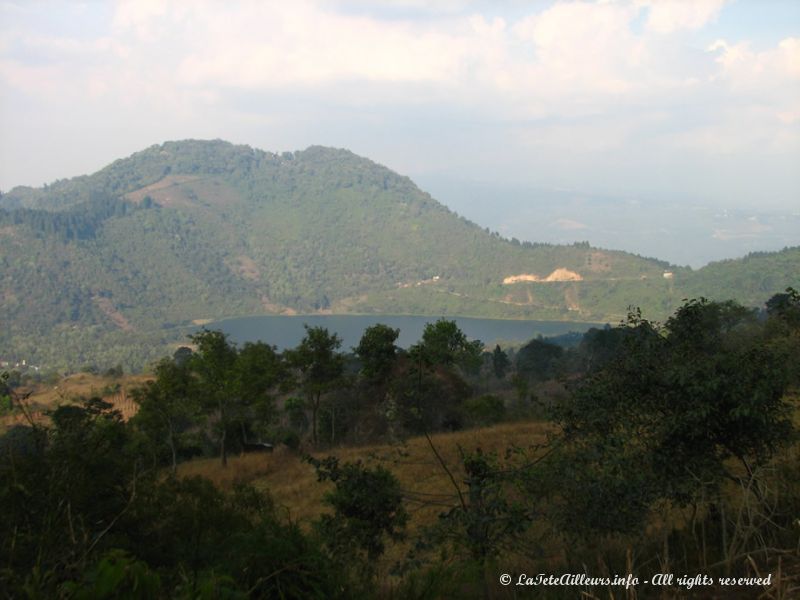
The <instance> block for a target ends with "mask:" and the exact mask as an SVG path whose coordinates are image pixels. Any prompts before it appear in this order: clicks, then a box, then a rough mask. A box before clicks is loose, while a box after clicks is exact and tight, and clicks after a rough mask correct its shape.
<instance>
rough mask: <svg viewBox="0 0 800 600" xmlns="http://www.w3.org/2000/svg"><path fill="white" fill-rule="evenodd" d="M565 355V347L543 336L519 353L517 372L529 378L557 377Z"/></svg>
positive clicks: (532, 341) (529, 343) (528, 344)
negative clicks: (560, 362)
mask: <svg viewBox="0 0 800 600" xmlns="http://www.w3.org/2000/svg"><path fill="white" fill-rule="evenodd" d="M563 355H564V349H563V348H562V347H561V346H558V345H556V344H553V343H551V342H548V341H546V340H544V339H542V338H541V337H540V338H537V339H535V340H531V341H530V342H528V343H527V344H525V345H524V346H523V347H522V348H521V349H520V351H519V352H518V353H517V372H518V373H519V374H520V375H523V376H525V377H528V378H529V379H535V380H540V381H544V380H546V379H551V378H553V377H555V375H556V371H557V369H558V365H559V361H560V360H561V358H562V357H563Z"/></svg>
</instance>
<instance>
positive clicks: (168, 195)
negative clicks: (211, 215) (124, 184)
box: [125, 175, 200, 207]
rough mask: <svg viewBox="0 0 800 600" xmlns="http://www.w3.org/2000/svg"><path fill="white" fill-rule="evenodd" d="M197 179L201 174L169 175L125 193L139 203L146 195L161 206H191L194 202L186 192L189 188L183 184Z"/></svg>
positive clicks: (132, 200) (129, 198) (128, 197)
mask: <svg viewBox="0 0 800 600" xmlns="http://www.w3.org/2000/svg"><path fill="white" fill-rule="evenodd" d="M197 179H200V176H199V175H167V176H166V177H164V178H163V179H160V180H158V181H156V182H155V183H151V184H150V185H148V186H145V187H143V188H141V189H138V190H136V191H134V192H129V193H127V194H125V198H126V199H127V200H130V201H131V202H136V203H137V204H138V203H140V202H141V201H142V200H144V198H145V196H150V197H151V198H152V199H153V200H154V201H155V202H157V203H158V204H160V205H161V206H169V207H179V206H191V205H192V204H193V202H192V201H191V198H189V196H188V194H187V193H186V192H187V190H186V189H182V188H181V186H183V185H184V184H186V183H189V182H191V181H195V180H197Z"/></svg>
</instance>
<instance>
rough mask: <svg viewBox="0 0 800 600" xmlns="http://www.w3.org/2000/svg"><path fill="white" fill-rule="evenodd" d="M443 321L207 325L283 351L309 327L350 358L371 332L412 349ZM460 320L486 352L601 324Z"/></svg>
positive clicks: (321, 318) (264, 320)
mask: <svg viewBox="0 0 800 600" xmlns="http://www.w3.org/2000/svg"><path fill="white" fill-rule="evenodd" d="M437 318H438V317H419V316H408V315H299V316H291V317H289V316H263V317H239V318H232V319H224V320H221V321H216V322H214V323H210V324H208V325H206V328H208V329H221V330H222V331H224V332H225V333H226V334H228V335H229V336H230V339H231V340H232V341H234V342H236V343H237V344H238V345H242V344H244V343H245V342H256V341H262V342H266V343H268V344H271V345H274V346H277V347H278V350H283V349H284V348H293V347H295V346H297V345H298V344H299V343H300V340H302V339H303V336H304V335H305V329H304V328H303V325H304V324H307V325H309V326H310V327H326V328H327V329H328V330H329V331H331V332H335V333H337V334H338V335H339V337H340V338H341V339H342V350H343V351H347V352H349V351H350V349H351V348H352V347H354V346H357V345H358V342H359V340H360V339H361V335H362V334H363V333H364V330H365V329H366V328H367V327H370V326H372V325H376V324H377V323H383V324H384V325H388V326H390V327H393V328H395V329H399V330H400V337H399V338H398V340H397V345H398V346H400V347H401V348H408V347H409V346H411V345H412V344H415V343H416V342H418V341H419V339H420V338H421V337H422V331H423V329H424V327H425V324H426V323H433V322H435V321H436V320H437ZM445 318H447V319H451V320H454V321H455V322H456V323H457V324H458V326H459V328H460V329H461V331H463V332H464V333H465V334H466V335H467V337H468V338H469V339H471V340H481V341H482V342H483V343H484V345H486V346H494V344H495V343H497V342H526V341H528V340H530V339H533V338H535V337H537V336H539V335H541V336H543V337H553V336H558V335H563V334H565V333H569V332H571V331H575V332H580V333H583V332H585V331H586V330H588V329H589V328H591V327H599V326H602V324H598V323H580V322H574V321H514V320H507V319H475V318H469V317H445Z"/></svg>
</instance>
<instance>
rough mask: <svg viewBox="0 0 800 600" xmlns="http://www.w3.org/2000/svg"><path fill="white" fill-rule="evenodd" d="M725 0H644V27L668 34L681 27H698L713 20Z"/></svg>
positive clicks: (642, 3)
mask: <svg viewBox="0 0 800 600" xmlns="http://www.w3.org/2000/svg"><path fill="white" fill-rule="evenodd" d="M725 2H726V0H645V1H644V2H641V3H640V4H641V5H645V6H648V7H649V14H648V17H647V24H646V27H647V29H648V30H649V31H653V32H655V33H659V34H669V33H674V32H675V31H678V30H681V29H700V28H701V27H703V26H704V25H706V24H707V23H708V22H709V21H712V20H714V19H715V18H716V17H717V15H718V14H719V12H720V10H722V7H723V5H724V4H725Z"/></svg>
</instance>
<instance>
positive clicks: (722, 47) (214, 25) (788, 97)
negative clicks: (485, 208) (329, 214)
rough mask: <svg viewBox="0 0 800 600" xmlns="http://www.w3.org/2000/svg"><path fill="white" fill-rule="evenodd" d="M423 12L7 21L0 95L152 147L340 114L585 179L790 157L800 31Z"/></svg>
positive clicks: (173, 5) (643, 4) (649, 12)
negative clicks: (176, 135) (107, 127)
mask: <svg viewBox="0 0 800 600" xmlns="http://www.w3.org/2000/svg"><path fill="white" fill-rule="evenodd" d="M387 6H388V8H387ZM427 6H428V5H427V3H425V2H422V1H421V0H396V1H394V2H392V3H391V5H385V4H377V3H368V2H362V1H361V0H321V1H319V2H314V1H311V0H293V1H292V2H260V1H256V0H237V1H236V2H231V3H223V2H217V1H216V0H193V1H192V2H159V1H155V0H122V1H120V2H118V3H117V5H116V6H115V10H113V11H112V14H111V15H110V16H109V17H108V18H107V19H106V21H105V22H104V23H103V25H102V26H99V27H97V28H96V29H94V30H84V29H82V28H81V27H78V26H77V25H78V23H77V22H74V23H68V25H71V26H70V27H65V28H64V30H63V31H58V30H53V29H52V28H42V29H41V30H39V29H37V28H36V27H32V26H30V23H31V22H32V21H25V23H22V25H19V26H11V25H7V26H0V84H2V85H4V86H5V87H6V92H7V95H9V94H13V95H16V96H17V102H18V104H20V105H24V104H25V99H30V101H31V102H32V103H36V104H40V105H41V106H43V107H45V106H47V107H49V110H50V112H52V113H55V112H58V111H60V112H63V113H64V114H69V115H70V118H72V119H75V120H76V124H78V125H79V124H80V121H79V119H86V120H87V122H88V127H93V126H94V124H95V120H93V117H95V116H97V115H102V116H103V117H104V118H106V119H107V120H109V121H113V120H115V119H117V120H119V122H120V123H123V124H124V126H125V127H128V128H130V129H131V130H135V131H136V133H137V135H138V136H139V137H142V138H144V137H146V136H151V137H155V139H151V140H149V143H152V142H153V141H156V140H162V139H164V138H165V137H166V136H167V135H168V134H169V135H173V134H172V132H173V131H178V132H185V133H183V135H185V136H187V137H188V136H193V137H194V136H198V135H200V134H201V132H209V133H210V134H212V135H219V136H221V137H229V135H228V132H229V131H249V130H251V129H254V128H256V127H260V128H261V131H262V135H263V138H252V139H246V138H245V139H241V138H240V139H239V140H237V141H245V142H248V141H249V142H251V143H256V144H257V143H258V142H259V140H260V139H265V140H266V143H265V144H264V145H265V146H266V147H270V148H274V145H273V144H275V143H277V142H275V141H273V139H274V138H273V137H271V136H273V135H274V134H275V132H276V131H277V130H278V128H282V129H281V131H287V132H290V131H292V130H297V131H300V130H302V131H304V132H311V133H309V134H308V136H309V137H310V136H311V134H312V133H313V134H315V132H316V131H319V130H320V129H321V128H322V126H326V127H330V122H333V121H336V122H339V121H341V123H342V124H341V125H338V126H337V127H338V129H335V132H336V134H337V135H338V134H339V133H340V132H342V131H347V130H348V128H350V129H357V128H358V127H359V126H360V127H366V128H367V129H370V130H374V131H375V132H376V133H374V136H373V137H372V138H370V135H371V133H370V132H365V131H360V133H359V136H360V138H359V139H361V140H371V141H369V142H364V146H363V147H364V149H365V150H369V148H372V147H375V148H378V147H385V146H387V145H388V144H389V143H390V142H389V141H388V140H386V139H382V138H381V134H379V133H378V132H380V131H382V130H387V129H388V130H392V127H393V126H394V127H396V128H397V130H399V132H400V134H402V135H407V136H408V140H406V142H404V143H406V144H407V146H406V147H407V148H415V147H416V146H415V143H414V141H413V140H412V138H411V136H412V131H413V129H412V128H407V127H403V126H402V125H401V126H397V125H394V122H396V121H398V120H400V121H403V120H407V121H408V122H409V123H413V122H414V121H415V119H417V118H419V119H420V121H419V122H420V123H423V124H424V125H417V130H422V129H425V131H423V132H422V134H423V135H426V136H428V137H429V138H432V137H441V138H442V139H441V140H438V139H437V140H436V144H435V148H436V149H437V150H440V149H441V148H445V149H446V148H453V150H452V152H451V154H452V160H453V161H454V164H459V168H461V166H463V167H464V168H469V167H470V165H480V164H483V163H485V162H486V161H492V164H497V165H502V164H503V163H514V162H515V161H516V162H517V163H519V164H520V165H523V167H524V164H525V161H528V163H529V164H533V163H534V162H536V163H537V164H536V167H537V168H539V172H546V171H547V169H544V168H541V167H540V165H542V164H548V165H551V164H555V165H556V166H557V167H558V168H559V169H560V171H559V172H563V173H564V176H563V177H562V178H561V181H562V182H566V181H567V176H568V174H569V173H570V172H574V171H575V170H576V168H575V166H574V164H575V163H574V161H575V157H576V156H579V157H582V159H583V162H582V163H580V164H581V165H582V168H583V169H584V170H585V171H586V172H587V173H591V172H592V169H595V171H599V170H601V169H605V172H607V173H609V175H608V177H612V176H613V175H614V173H617V172H619V173H621V172H623V171H625V170H626V169H627V171H625V172H626V173H627V172H630V171H631V170H634V169H635V168H636V167H635V166H631V165H636V164H638V162H637V161H641V160H643V158H642V157H645V156H647V157H655V158H650V160H651V161H652V164H657V165H658V166H659V168H661V167H664V168H677V167H676V166H675V165H679V164H682V163H683V162H686V161H690V160H694V161H695V162H696V161H697V159H698V158H700V159H702V158H703V157H719V156H731V155H736V156H746V155H748V153H751V154H755V153H761V152H771V153H775V154H780V153H783V156H786V155H789V154H791V153H793V152H796V151H797V148H798V147H800V131H798V128H797V124H798V122H800V88H798V81H799V79H800V38H797V37H788V38H785V39H783V40H778V39H775V40H774V43H773V44H772V47H765V46H764V45H763V41H762V42H761V44H762V45H761V46H759V47H755V46H754V44H753V43H750V42H749V41H748V40H747V39H744V38H741V37H740V38H735V37H734V36H731V35H728V37H727V38H726V39H722V40H718V41H717V42H714V40H713V38H708V39H706V38H704V37H703V32H704V29H703V27H704V26H706V25H708V24H709V23H711V22H712V21H713V20H714V19H715V18H716V17H717V15H718V14H719V13H720V11H721V10H723V8H724V2H723V1H722V0H693V1H689V0H687V1H685V2H684V1H669V0H630V1H627V2H625V1H620V2H613V1H602V0H599V1H597V2H587V1H567V2H552V3H549V2H548V3H542V2H536V3H531V4H530V6H532V8H531V10H530V12H529V13H528V14H525V15H522V16H520V15H519V11H518V10H516V11H505V10H503V9H502V8H497V6H496V5H487V4H485V3H484V4H481V3H472V2H469V1H466V0H465V1H461V0H452V1H449V2H447V3H446V4H437V6H436V8H435V9H434V10H433V11H429V10H428V8H427ZM487 6H488V8H487ZM520 6H527V5H526V4H521V3H520V4H517V5H516V8H517V9H518V8H519V7H520ZM734 7H735V5H733V6H732V7H731V9H733V8H734ZM94 9H95V7H94V6H93V5H89V8H88V9H87V10H89V11H92V10H94ZM0 10H2V9H0ZM15 10H16V9H15ZM37 10H40V9H35V8H26V10H25V11H24V12H25V14H26V15H30V14H35V13H36V11H37ZM3 14H6V15H10V14H11V13H8V12H6V13H2V12H0V21H2V17H3ZM15 14H16V13H15ZM76 14H77V13H76ZM11 16H13V15H11ZM426 17H427V18H426ZM9 18H10V17H9ZM14 18H16V17H14ZM26 18H28V17H26ZM72 18H76V19H77V18H78V16H74V15H73V17H72ZM97 21H99V19H97ZM76 32H80V33H76ZM690 38H691V43H688V42H687V40H688V39H690ZM698 48H699V49H698ZM702 48H706V49H707V51H703V50H702ZM263 102H266V103H268V104H269V106H270V108H269V109H265V108H263V106H262V103H263ZM289 105H290V106H289ZM5 106H6V105H5V104H4V109H5ZM287 106H289V108H286V107H287ZM331 106H333V107H335V108H334V109H331V108H330V107H331ZM337 111H338V112H337ZM348 111H349V112H348ZM348 118H352V119H353V123H355V125H352V126H351V125H349V124H348V123H347V122H346V119H348ZM3 123H4V127H12V128H13V123H12V120H11V119H8V117H6V118H5V119H4V121H3ZM6 123H12V124H11V125H6ZM176 124H179V125H180V127H179V126H177V125H176ZM440 124H441V125H440ZM367 125H368V127H367ZM434 128H435V129H437V131H439V130H441V131H442V133H440V134H437V135H433V134H432V133H431V132H430V130H431V129H434ZM448 128H449V129H448ZM445 129H448V131H449V133H447V134H446V133H444V131H445ZM263 132H266V133H263ZM406 132H407V133H406ZM454 132H456V133H454ZM418 133H419V132H418ZM99 135H100V134H99V133H98V136H99ZM446 135H452V136H453V137H452V138H447V137H445V136H446ZM24 137H25V136H24V133H19V135H18V139H24ZM9 139H10V138H9ZM286 139H288V140H289V142H288V143H290V144H291V143H298V144H299V143H306V142H308V143H310V142H323V143H325V141H326V140H325V139H323V138H318V139H307V138H306V137H302V136H299V135H298V136H296V137H291V136H290V135H289V134H286ZM328 139H329V140H331V139H332V140H333V141H334V142H335V143H337V145H349V142H348V140H347V139H342V140H341V141H336V140H338V139H339V138H338V137H336V136H335V135H333V134H331V137H330V138H328ZM471 139H474V140H475V141H474V142H472V143H471V144H467V143H464V141H465V140H471ZM500 139H503V140H506V141H505V143H501V144H500V146H499V147H497V148H495V147H494V146H492V145H491V144H493V143H497V140H500ZM137 140H138V137H137ZM293 140H301V141H299V142H294V141H293ZM4 143H5V144H6V145H8V146H9V147H10V144H11V142H4ZM136 143H137V144H138V143H139V142H138V141H137V142H136ZM392 143H395V144H398V142H397V141H394V142H392ZM131 144H133V142H131ZM370 144H371V146H370ZM487 144H488V145H487ZM367 146H369V148H367ZM430 148H434V144H431V146H430ZM131 149H132V150H135V149H136V147H135V146H133V147H132V148H131ZM354 149H357V148H354ZM387 153H388V154H391V155H392V156H397V155H398V154H402V153H401V152H400V151H397V150H394V151H387ZM8 154H9V155H13V153H12V152H11V151H9V152H8ZM376 158H378V159H380V156H376ZM448 159H450V157H449V156H448ZM413 160H414V161H416V162H414V163H413V164H430V163H433V162H437V161H435V160H434V158H433V157H428V156H422V155H421V156H418V157H415V158H414V159H413ZM439 160H442V161H443V160H444V159H439ZM458 161H460V162H458ZM470 161H472V162H470ZM556 163H557V164H556ZM408 164H412V159H408ZM437 164H438V162H437ZM604 176H605V174H604ZM620 185H625V184H624V183H621V184H620Z"/></svg>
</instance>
